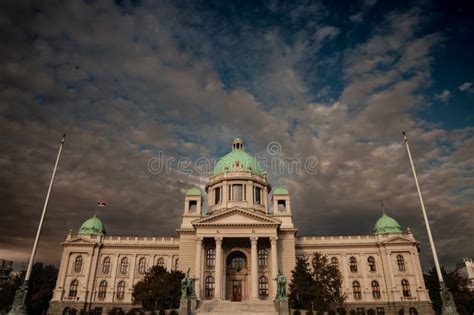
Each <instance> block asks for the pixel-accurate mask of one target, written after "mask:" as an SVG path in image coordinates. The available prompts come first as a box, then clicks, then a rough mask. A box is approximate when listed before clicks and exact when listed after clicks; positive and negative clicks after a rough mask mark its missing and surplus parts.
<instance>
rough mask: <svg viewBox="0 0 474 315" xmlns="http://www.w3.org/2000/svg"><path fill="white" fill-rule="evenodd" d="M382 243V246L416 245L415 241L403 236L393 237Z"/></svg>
mask: <svg viewBox="0 0 474 315" xmlns="http://www.w3.org/2000/svg"><path fill="white" fill-rule="evenodd" d="M382 243H384V244H413V243H416V241H414V240H412V239H409V238H405V237H403V236H393V237H391V238H389V239H387V240H384V241H383V242H382Z"/></svg>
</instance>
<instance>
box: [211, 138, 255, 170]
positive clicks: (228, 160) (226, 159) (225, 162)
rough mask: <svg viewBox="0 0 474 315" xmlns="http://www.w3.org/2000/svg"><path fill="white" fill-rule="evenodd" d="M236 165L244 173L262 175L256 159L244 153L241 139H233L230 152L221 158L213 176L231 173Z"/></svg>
mask: <svg viewBox="0 0 474 315" xmlns="http://www.w3.org/2000/svg"><path fill="white" fill-rule="evenodd" d="M237 163H238V164H239V165H240V166H239V167H242V170H243V171H244V172H251V173H254V174H257V175H262V173H263V171H262V168H261V167H260V164H259V163H258V161H257V159H256V158H254V157H253V156H252V155H250V154H248V153H247V152H245V144H244V141H243V140H242V139H241V138H235V139H234V141H233V143H232V151H231V152H229V153H227V154H226V155H224V156H223V157H221V158H220V159H219V160H218V161H217V163H216V166H215V167H214V171H213V172H212V174H213V175H219V174H222V173H225V172H226V171H227V172H233V171H234V169H235V168H236V166H237Z"/></svg>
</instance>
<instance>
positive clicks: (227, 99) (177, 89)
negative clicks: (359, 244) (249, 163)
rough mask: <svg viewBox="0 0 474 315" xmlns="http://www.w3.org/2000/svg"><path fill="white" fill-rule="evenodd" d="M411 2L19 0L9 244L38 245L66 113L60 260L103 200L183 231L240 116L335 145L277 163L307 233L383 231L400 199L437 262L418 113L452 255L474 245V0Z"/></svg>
mask: <svg viewBox="0 0 474 315" xmlns="http://www.w3.org/2000/svg"><path fill="white" fill-rule="evenodd" d="M395 2H396V1H383V2H377V1H376V0H371V1H323V2H316V1H302V2H298V3H296V2H294V1H291V2H278V1H265V2H257V1H244V2H237V1H235V2H234V1H214V2H212V1H189V2H185V1H169V2H168V1H115V2H113V1H92V0H89V1H23V0H21V1H1V2H0V35H1V41H0V111H1V115H0V135H1V138H0V139H1V150H0V163H1V164H0V181H1V186H0V204H1V208H0V216H1V220H0V258H6V259H12V260H15V261H17V262H20V263H21V262H25V261H26V260H27V256H28V253H29V250H30V249H31V246H32V242H33V238H34V234H35V231H36V227H37V224H38V221H39V217H40V213H41V209H42V206H43V202H44V198H45V194H46V191H47V188H48V183H49V179H50V176H51V171H52V167H53V164H54V160H55V157H56V153H57V148H58V144H59V140H60V138H61V135H62V133H63V132H65V133H67V138H66V144H65V147H64V151H63V155H62V157H61V161H60V166H59V168H58V173H57V177H56V182H55V186H54V188H53V192H52V195H51V200H50V205H49V208H48V213H47V216H46V221H45V225H44V230H43V235H42V239H41V244H40V247H39V250H38V257H37V258H38V259H39V260H42V261H47V262H51V263H57V262H58V261H59V257H60V256H59V255H60V252H61V246H60V242H62V241H63V240H64V239H65V237H66V234H67V232H68V230H69V229H73V230H74V231H77V229H78V228H79V226H80V225H81V223H82V222H83V221H84V220H85V219H87V218H88V217H91V216H92V215H93V214H94V208H95V205H96V202H97V200H105V201H106V202H107V207H106V208H105V209H101V210H100V213H99V216H100V217H101V219H103V221H104V223H105V224H106V227H107V231H108V233H109V235H175V228H177V227H178V225H179V223H180V215H181V213H182V210H183V209H182V207H183V193H184V191H185V190H186V189H187V188H189V187H190V186H192V185H197V186H199V187H201V188H203V187H204V185H205V183H206V181H207V178H208V174H207V173H206V172H205V171H203V170H202V168H200V169H197V168H194V167H193V165H195V164H198V162H202V161H210V163H214V162H215V159H216V158H218V157H219V156H222V155H223V154H225V153H226V152H227V151H229V149H230V144H231V142H232V139H233V137H234V136H236V135H239V136H241V137H242V138H244V139H245V140H246V143H247V149H248V151H249V152H250V153H252V154H259V155H260V156H261V157H270V158H272V159H278V160H279V161H282V160H284V159H292V160H296V161H299V162H300V163H304V162H305V161H308V160H309V161H313V162H314V161H317V163H312V164H314V165H312V169H311V171H309V170H308V169H305V168H304V167H302V168H301V169H300V170H296V171H291V172H290V171H288V170H285V169H283V170H277V169H273V170H272V169H269V170H268V178H269V180H270V182H271V184H272V185H273V186H277V185H282V186H285V187H287V188H288V189H289V191H290V194H291V198H292V207H293V218H294V222H295V224H296V225H297V227H298V228H299V232H298V235H341V234H342V235H348V234H369V233H371V232H372V227H373V224H374V223H375V221H376V220H377V218H378V217H379V216H380V215H381V206H380V200H383V201H384V203H385V205H386V208H387V211H388V213H389V214H390V215H392V216H394V217H395V218H397V220H399V222H400V224H401V225H402V226H403V228H404V229H406V228H407V227H408V226H409V227H411V229H412V231H413V233H414V234H415V237H416V238H417V239H419V240H420V241H421V242H422V244H421V250H422V252H421V255H422V262H423V265H424V266H425V268H426V267H430V266H431V265H432V259H431V258H430V251H429V246H428V245H427V237H426V230H425V228H424V225H423V223H422V222H423V221H422V215H421V211H420V205H419V201H418V197H417V194H416V189H415V185H414V181H413V177H412V174H411V169H410V164H409V161H408V158H407V153H406V150H405V148H404V145H403V139H402V135H401V131H402V130H406V131H407V132H408V136H409V139H410V144H411V149H412V154H413V156H414V159H415V164H416V166H417V169H418V174H419V179H420V183H421V187H422V190H423V193H424V197H425V202H426V207H427V210H428V212H429V216H430V220H431V224H432V229H433V234H434V238H435V241H436V242H437V247H438V253H439V255H440V259H441V262H442V263H443V264H445V265H447V266H453V265H454V264H455V262H456V261H457V260H458V259H460V258H461V257H464V256H471V257H473V256H474V245H473V241H472V240H473V239H474V229H473V226H474V213H473V203H474V202H473V201H474V200H473V199H474V188H473V186H474V176H473V166H474V157H473V156H474V154H473V147H474V137H473V135H474V110H473V101H474V85H473V84H474V61H473V60H474V59H473V56H474V44H473V43H474V40H473V38H474V22H473V21H474V18H473V17H474V10H473V6H472V5H469V4H467V3H468V1H466V3H463V2H459V1H437V2H436V1H435V2H431V1H418V2H416V3H415V2H403V3H400V4H397V5H395ZM269 143H270V144H271V145H270V146H269ZM267 147H270V149H272V148H273V149H275V148H276V149H277V151H279V152H277V153H278V154H275V151H270V152H268V150H267ZM272 154H273V155H272ZM160 159H161V160H160ZM180 159H181V160H180ZM157 160H158V161H163V163H164V162H166V161H167V162H168V167H167V168H164V169H163V170H161V171H159V170H158V171H156V169H155V170H154V171H153V172H152V171H150V169H149V165H150V161H157ZM179 160H180V162H179V163H178V161H179ZM155 164H156V163H155ZM264 164H265V163H264Z"/></svg>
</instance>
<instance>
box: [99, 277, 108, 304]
mask: <svg viewBox="0 0 474 315" xmlns="http://www.w3.org/2000/svg"><path fill="white" fill-rule="evenodd" d="M106 294H107V281H105V280H103V281H101V282H100V284H99V293H98V294H97V298H98V299H99V300H103V299H105V296H106Z"/></svg>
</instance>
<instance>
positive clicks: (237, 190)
mask: <svg viewBox="0 0 474 315" xmlns="http://www.w3.org/2000/svg"><path fill="white" fill-rule="evenodd" d="M242 198H243V187H242V185H240V184H238V185H232V200H233V201H242Z"/></svg>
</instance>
